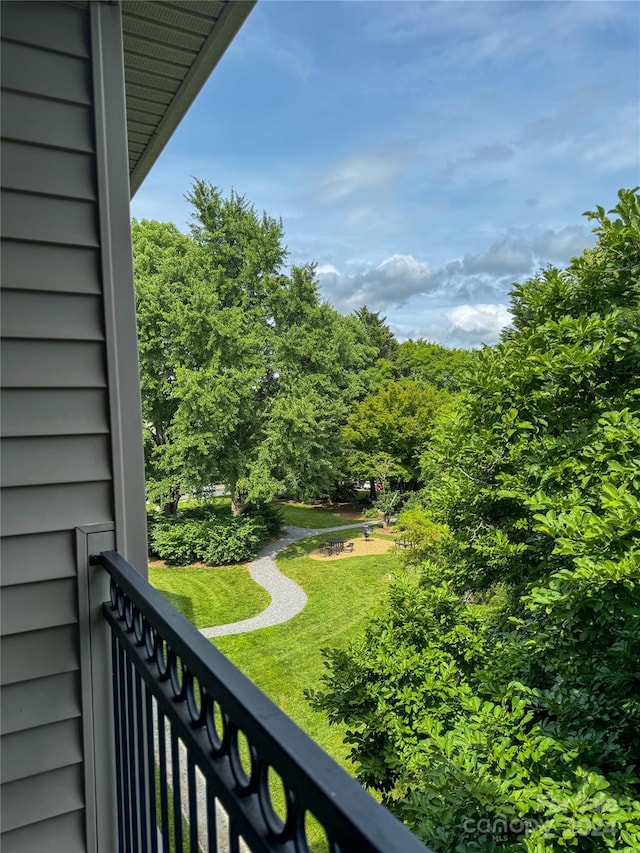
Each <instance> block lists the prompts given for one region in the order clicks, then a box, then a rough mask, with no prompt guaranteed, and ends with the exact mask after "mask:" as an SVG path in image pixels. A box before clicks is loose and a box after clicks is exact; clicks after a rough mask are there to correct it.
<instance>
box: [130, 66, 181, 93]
mask: <svg viewBox="0 0 640 853" xmlns="http://www.w3.org/2000/svg"><path fill="white" fill-rule="evenodd" d="M124 78H125V80H126V82H127V83H129V82H130V83H132V84H133V85H134V86H144V87H145V88H146V89H151V90H152V91H153V92H163V93H164V92H168V93H169V94H170V95H174V94H175V93H176V92H177V91H178V89H179V88H180V83H181V82H182V81H181V80H170V79H168V78H167V77H156V75H155V74H147V73H145V72H144V71H138V69H136V68H128V67H127V66H126V65H125V69H124Z"/></svg>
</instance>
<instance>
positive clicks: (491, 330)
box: [132, 0, 640, 347]
mask: <svg viewBox="0 0 640 853" xmlns="http://www.w3.org/2000/svg"><path fill="white" fill-rule="evenodd" d="M639 118H640V4H638V3H637V2H633V1H632V0H629V2H626V1H625V0H620V2H616V0H604V2H602V1H601V0H577V1H574V2H564V0H534V2H519V0H518V1H516V0H498V2H480V0H445V1H444V2H432V0H414V2H409V0H407V2H405V0H393V2H372V0H369V2H357V0H349V2H333V0H322V1H321V2H314V0H289V2H286V0H260V2H259V3H258V4H257V6H256V7H255V9H254V10H253V12H252V13H251V15H250V16H249V18H248V20H247V22H246V23H245V25H244V27H243V28H242V30H241V31H240V32H239V34H238V35H237V37H236V39H235V41H234V42H233V43H232V45H231V47H230V48H229V50H228V51H227V53H226V54H225V56H224V57H223V59H222V60H221V62H220V64H219V65H218V67H217V68H216V70H215V71H214V73H213V75H212V76H211V78H210V79H209V81H208V83H207V84H206V85H205V87H204V88H203V90H202V92H201V93H200V95H199V97H198V99H197V100H196V102H195V103H194V105H193V106H192V108H191V110H190V111H189V113H188V114H187V116H186V117H185V119H184V120H183V122H182V124H181V126H180V127H179V128H178V130H177V131H176V133H175V135H174V136H173V138H172V139H171V141H170V142H169V144H168V145H167V147H166V149H165V151H164V152H163V154H162V155H161V157H160V158H159V160H158V162H157V163H156V165H155V166H154V169H153V170H152V172H151V173H150V174H149V176H148V177H147V179H146V181H145V183H144V184H143V186H142V187H141V188H140V190H139V191H138V193H137V195H136V196H135V198H134V200H133V202H132V213H133V215H134V216H136V217H138V218H149V219H160V220H162V221H171V222H175V223H176V224H177V225H178V226H179V227H180V228H183V229H185V228H186V227H187V223H188V217H189V206H188V204H187V203H186V202H185V201H184V198H183V197H184V194H185V193H186V192H187V191H188V190H189V188H190V185H191V180H192V176H193V177H197V178H203V179H206V180H208V181H210V182H211V183H213V184H216V185H217V186H219V187H221V189H222V190H223V191H224V192H225V193H228V192H229V190H230V189H231V188H234V189H235V190H236V191H237V192H239V193H241V194H244V195H246V196H247V198H248V199H249V200H250V201H251V202H252V203H253V204H254V205H255V206H256V208H257V209H259V210H263V209H264V210H266V211H267V212H268V213H270V214H271V215H273V216H276V217H281V218H282V220H283V224H284V228H285V234H286V244H287V246H288V248H289V252H290V256H289V257H290V261H291V262H292V263H305V262H308V261H315V262H316V263H317V264H318V280H319V284H320V289H321V292H322V294H323V296H324V297H325V298H327V299H328V300H329V301H330V302H331V303H332V304H333V305H334V306H335V307H336V308H337V309H338V310H340V311H343V312H344V313H349V312H350V311H352V310H354V309H355V308H358V307H359V306H360V305H363V304H366V305H368V307H369V308H370V309H372V310H375V311H380V312H381V314H382V315H383V316H386V317H387V321H388V322H389V324H390V325H391V327H392V328H393V329H394V331H395V332H396V334H397V335H398V337H399V338H400V339H404V338H408V337H413V338H417V337H424V338H427V339H429V340H433V341H437V342H439V343H443V344H445V345H447V346H465V347H471V346H478V345H480V344H481V343H488V344H491V343H494V342H495V341H496V340H497V338H498V335H499V331H500V328H502V327H503V326H504V325H505V324H507V323H508V321H509V314H508V301H509V300H508V292H509V290H510V288H511V285H512V282H514V281H519V280H522V279H524V278H526V277H527V276H528V275H530V274H531V273H532V272H534V271H535V270H536V269H537V268H539V267H540V266H542V265H545V264H548V263H554V264H558V265H564V264H566V263H567V262H568V260H569V259H570V258H571V257H572V256H574V255H576V254H579V253H580V252H581V251H582V250H583V249H584V248H585V246H587V245H591V244H592V243H593V236H592V234H591V225H590V224H589V223H588V222H587V221H586V220H585V219H584V218H583V217H582V216H581V214H582V212H583V211H585V210H588V209H593V208H594V207H595V206H596V205H598V204H601V205H603V206H604V207H606V208H609V207H612V206H613V205H614V204H615V201H616V194H617V190H618V189H619V188H620V187H634V186H636V185H637V184H639V183H640V168H639V161H640V129H639Z"/></svg>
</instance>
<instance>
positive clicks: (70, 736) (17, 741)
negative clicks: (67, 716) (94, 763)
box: [2, 720, 82, 785]
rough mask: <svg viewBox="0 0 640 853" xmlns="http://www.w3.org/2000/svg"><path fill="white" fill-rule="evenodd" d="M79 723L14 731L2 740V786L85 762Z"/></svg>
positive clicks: (68, 721) (67, 721)
mask: <svg viewBox="0 0 640 853" xmlns="http://www.w3.org/2000/svg"><path fill="white" fill-rule="evenodd" d="M81 738H82V735H81V731H80V721H79V720H63V721H62V722H60V723H52V724H51V725H48V726H40V727H39V728H36V729H28V730H27V731H25V732H14V733H13V734H10V735H4V736H3V738H2V784H3V785H4V784H6V783H7V782H15V781H16V780H17V779H26V778H27V777H28V776H35V775H37V774H39V773H47V772H49V771H50V770H57V769H58V768H59V767H69V765H70V764H78V763H79V762H81V761H82V740H81Z"/></svg>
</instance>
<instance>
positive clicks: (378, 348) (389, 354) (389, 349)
mask: <svg viewBox="0 0 640 853" xmlns="http://www.w3.org/2000/svg"><path fill="white" fill-rule="evenodd" d="M354 316H355V317H356V319H357V320H358V322H359V323H360V324H361V325H362V327H363V328H364V330H365V333H366V336H367V340H368V341H369V343H370V344H371V346H372V347H374V348H375V358H376V360H379V359H387V360H389V361H394V359H395V357H396V353H397V352H398V341H397V340H396V337H395V335H394V334H393V332H392V331H391V329H390V328H389V326H388V325H387V324H386V323H385V320H386V319H387V318H386V317H381V316H380V314H379V313H378V312H377V311H370V310H369V309H368V308H367V306H366V305H363V306H362V308H358V310H357V311H355V312H354Z"/></svg>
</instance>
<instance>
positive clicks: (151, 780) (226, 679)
mask: <svg viewBox="0 0 640 853" xmlns="http://www.w3.org/2000/svg"><path fill="white" fill-rule="evenodd" d="M92 563H93V564H94V565H101V566H103V567H104V569H106V571H107V572H108V573H109V575H110V576H111V600H110V601H109V602H106V603H105V604H104V607H103V610H104V615H105V618H106V619H107V621H108V623H109V624H110V626H111V631H112V654H113V685H114V713H115V735H116V754H115V762H116V775H117V797H118V840H119V849H120V851H121V853H125V852H126V853H138V851H140V852H141V853H147V851H149V853H169V851H176V853H181V851H183V850H190V851H192V853H196V851H198V852H199V851H207V850H209V851H229V853H236V851H240V850H247V849H248V850H251V851H313V853H315V851H325V850H326V851H331V853H334V851H335V853H339V851H340V853H351V851H353V853H367V851H371V853H374V851H375V853H394V851H397V853H414V851H415V853H418V851H421V853H424V851H425V850H426V848H425V847H424V846H423V845H422V844H421V843H420V841H418V840H417V839H416V838H415V837H414V836H413V835H412V834H411V833H410V832H409V831H408V830H407V829H406V828H405V827H404V826H403V825H402V824H401V823H400V822H399V821H397V820H396V819H395V818H394V817H393V816H392V815H391V814H390V813H389V812H388V811H387V810H386V809H385V808H383V807H382V806H381V805H379V804H378V803H377V802H376V801H375V800H374V799H373V798H372V797H371V796H370V795H369V794H368V793H367V792H366V791H365V790H364V789H363V788H362V787H361V786H360V785H359V784H358V783H357V782H356V781H355V780H354V779H352V778H351V777H350V776H349V775H348V774H347V773H346V772H345V771H344V770H343V769H342V768H341V767H339V766H338V765H337V764H336V763H335V762H334V761H333V759H331V758H330V757H329V756H328V755H327V754H326V753H325V752H324V751H323V750H322V749H321V748H320V747H319V746H318V745H317V744H315V743H314V742H313V741H312V740H311V739H310V738H309V737H307V735H305V734H304V732H302V731H301V730H300V729H299V728H298V727H297V726H296V725H295V723H293V721H292V720H290V719H289V718H288V717H287V716H286V715H285V714H284V713H283V712H282V711H281V710H280V709H279V708H278V707H277V706H276V705H274V703H273V702H272V701H271V700H270V699H268V698H267V697H266V696H265V695H264V694H263V693H262V692H261V691H260V690H259V689H258V687H256V685H255V684H253V683H252V682H251V681H250V680H249V679H247V678H246V677H245V676H244V675H243V674H242V673H241V672H240V671H239V670H238V669H236V667H234V666H233V665H232V664H231V662H230V661H229V660H227V658H225V657H224V655H222V654H221V653H220V652H219V651H218V650H217V649H215V648H214V647H213V646H212V645H211V643H210V642H209V641H208V640H207V639H205V638H204V637H203V636H202V635H201V634H200V633H199V631H198V630H197V629H196V628H195V627H194V626H193V625H192V624H191V623H190V622H188V621H187V620H186V619H185V618H184V617H183V616H182V615H181V614H180V613H179V612H178V611H177V610H176V609H175V608H174V607H173V606H172V605H171V604H169V602H167V601H166V600H165V599H164V598H163V597H162V596H161V595H160V593H158V592H157V591H156V590H155V589H153V587H151V586H149V584H148V583H147V582H146V581H145V580H144V579H143V578H142V577H141V576H140V575H139V574H138V573H137V572H136V571H135V570H134V569H133V568H132V567H131V566H130V565H129V564H128V563H127V562H126V561H125V560H124V559H123V558H122V557H120V556H119V555H118V554H117V553H116V552H115V551H109V552H105V553H103V554H100V555H99V556H97V557H93V558H92ZM167 742H168V746H167ZM312 824H313V825H314V826H315V830H310V826H311V825H312ZM317 824H319V825H320V827H321V828H322V829H321V830H320V829H319V828H318V826H317ZM314 832H315V836H314ZM323 833H324V835H326V838H324V837H323V835H322V834H323ZM310 836H311V838H310Z"/></svg>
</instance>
